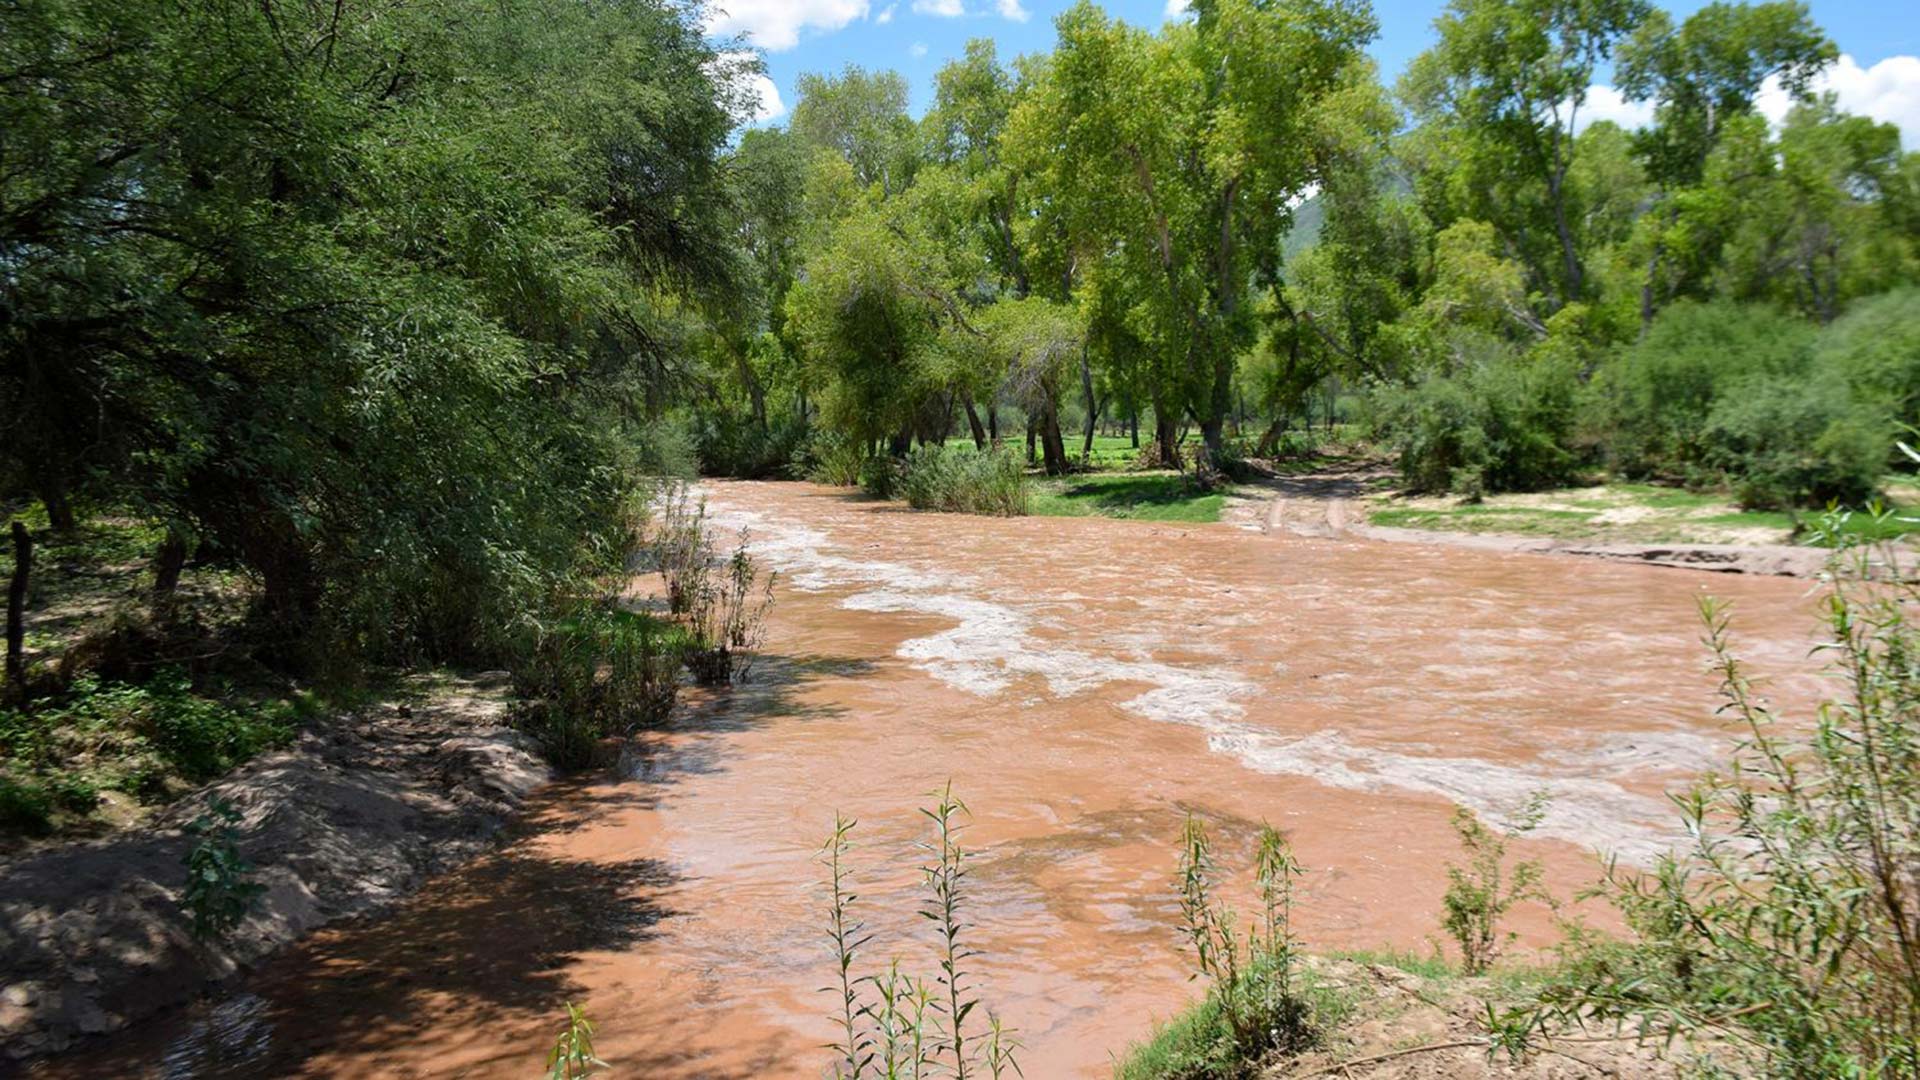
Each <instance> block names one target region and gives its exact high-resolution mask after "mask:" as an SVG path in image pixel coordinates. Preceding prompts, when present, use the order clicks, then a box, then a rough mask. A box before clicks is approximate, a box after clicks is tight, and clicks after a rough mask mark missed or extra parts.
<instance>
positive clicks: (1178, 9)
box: [1167, 0, 1187, 19]
mask: <svg viewBox="0 0 1920 1080" xmlns="http://www.w3.org/2000/svg"><path fill="white" fill-rule="evenodd" d="M1186 13H1187V0H1167V18H1169V19H1177V18H1179V17H1180V16H1182V15H1185V14H1186Z"/></svg>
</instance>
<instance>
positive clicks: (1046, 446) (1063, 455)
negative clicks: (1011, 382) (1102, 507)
mask: <svg viewBox="0 0 1920 1080" xmlns="http://www.w3.org/2000/svg"><path fill="white" fill-rule="evenodd" d="M1040 447H1041V451H1042V456H1043V458H1044V460H1045V464H1046V470H1047V475H1048V476H1064V475H1066V472H1067V444H1066V440H1064V439H1062V438H1061V437H1060V405H1059V402H1057V401H1055V400H1054V397H1053V395H1052V394H1048V395H1047V396H1046V401H1045V402H1044V403H1043V405H1042V407H1041V413H1040Z"/></svg>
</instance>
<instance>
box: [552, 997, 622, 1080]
mask: <svg viewBox="0 0 1920 1080" xmlns="http://www.w3.org/2000/svg"><path fill="white" fill-rule="evenodd" d="M606 1064H607V1063H606V1062H604V1061H601V1060H600V1059H599V1058H598V1057H595V1056H594V1053H593V1021H591V1020H588V1019H587V1014H586V1013H585V1012H584V1011H583V1010H582V1009H581V1008H580V1007H579V1006H578V1005H575V1004H574V1003H573V1002H571V1001H569V1002H567V1026H566V1028H565V1029H564V1030H562V1031H561V1032H560V1037H559V1038H557V1039H555V1040H554V1041H553V1049H551V1050H549V1051H547V1080H581V1078H583V1077H587V1076H591V1075H593V1070H595V1069H598V1068H604V1067H605V1066H606Z"/></svg>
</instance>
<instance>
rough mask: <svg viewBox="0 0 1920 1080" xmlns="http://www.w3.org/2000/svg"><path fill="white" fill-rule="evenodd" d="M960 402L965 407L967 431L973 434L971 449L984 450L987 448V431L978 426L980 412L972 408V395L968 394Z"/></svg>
mask: <svg viewBox="0 0 1920 1080" xmlns="http://www.w3.org/2000/svg"><path fill="white" fill-rule="evenodd" d="M961 400H962V401H963V402H964V403H965V404H966V406H967V430H969V431H971V432H973V448H974V449H975V450H985V449H986V448H987V429H986V428H984V427H981V426H980V412H979V410H977V409H975V408H974V407H973V395H972V394H968V395H967V396H966V397H964V398H962V399H961Z"/></svg>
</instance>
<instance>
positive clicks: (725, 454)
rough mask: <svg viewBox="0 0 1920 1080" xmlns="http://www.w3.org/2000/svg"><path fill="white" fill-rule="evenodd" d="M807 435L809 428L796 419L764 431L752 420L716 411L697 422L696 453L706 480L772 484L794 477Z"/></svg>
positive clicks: (787, 418) (773, 422) (788, 418)
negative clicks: (795, 463)
mask: <svg viewBox="0 0 1920 1080" xmlns="http://www.w3.org/2000/svg"><path fill="white" fill-rule="evenodd" d="M807 434H808V429H807V424H806V423H805V422H804V421H802V420H800V419H799V418H797V417H794V416H781V417H778V418H775V419H772V420H769V421H768V423H767V424H766V425H765V426H764V427H763V426H762V425H761V424H760V423H759V422H758V421H756V420H754V419H753V418H752V417H751V416H743V415H737V414H734V413H731V412H724V411H717V410H716V411H713V412H709V413H701V414H699V415H697V416H696V417H695V419H694V421H693V440H694V452H695V454H696V455H697V456H698V457H699V460H700V472H701V474H702V475H705V476H733V477H738V478H740V479H743V480H768V479H782V478H785V477H788V476H791V475H794V473H793V460H794V456H795V455H796V454H797V453H798V452H799V451H800V448H801V447H802V446H803V445H804V444H805V443H806V441H807Z"/></svg>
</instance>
